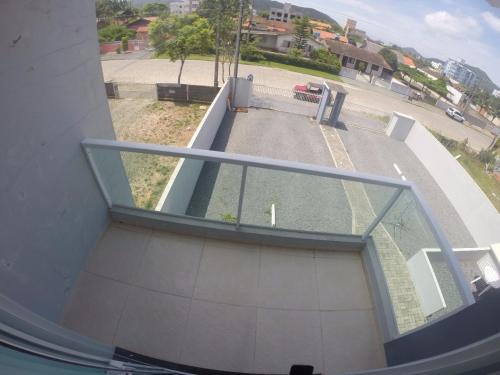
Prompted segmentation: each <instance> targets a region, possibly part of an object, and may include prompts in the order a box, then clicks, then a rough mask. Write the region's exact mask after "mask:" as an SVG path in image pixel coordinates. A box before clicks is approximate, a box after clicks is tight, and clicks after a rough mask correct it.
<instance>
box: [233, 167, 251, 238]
mask: <svg viewBox="0 0 500 375" xmlns="http://www.w3.org/2000/svg"><path fill="white" fill-rule="evenodd" d="M247 169H248V167H247V166H246V165H244V166H243V168H242V170H241V185H240V198H239V200H238V213H237V215H236V229H238V228H239V227H240V221H241V210H242V208H243V196H244V195H245V183H246V180H247Z"/></svg>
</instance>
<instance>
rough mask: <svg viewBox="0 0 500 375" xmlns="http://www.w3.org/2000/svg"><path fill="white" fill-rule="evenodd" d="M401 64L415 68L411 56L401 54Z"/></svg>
mask: <svg viewBox="0 0 500 375" xmlns="http://www.w3.org/2000/svg"><path fill="white" fill-rule="evenodd" d="M403 65H407V66H409V67H411V68H415V67H416V65H415V63H414V62H413V60H412V59H411V57H408V56H403Z"/></svg>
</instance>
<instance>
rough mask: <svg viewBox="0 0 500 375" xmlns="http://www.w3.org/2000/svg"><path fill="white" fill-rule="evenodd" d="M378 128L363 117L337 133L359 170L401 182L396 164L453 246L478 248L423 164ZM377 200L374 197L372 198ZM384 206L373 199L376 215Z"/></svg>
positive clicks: (354, 118) (351, 119)
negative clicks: (417, 191) (412, 183)
mask: <svg viewBox="0 0 500 375" xmlns="http://www.w3.org/2000/svg"><path fill="white" fill-rule="evenodd" d="M375 125H376V124H375V123H374V121H373V120H367V121H366V123H365V122H364V121H363V118H362V116H350V117H346V120H345V127H344V129H338V133H339V135H340V137H341V139H342V141H343V143H344V145H345V147H346V149H347V152H348V153H349V157H350V158H351V160H352V162H353V163H354V166H355V168H356V170H358V171H360V172H367V173H373V174H377V175H383V176H389V177H395V178H400V174H399V173H398V171H397V170H396V167H395V166H394V164H396V166H397V168H399V170H400V171H401V172H402V174H403V175H404V176H405V178H406V179H407V180H409V181H414V182H415V183H416V184H417V185H418V187H419V188H420V190H421V191H422V194H423V195H424V198H425V199H426V201H427V202H428V203H429V204H430V206H431V208H432V211H433V213H434V214H435V215H436V217H437V219H438V221H439V224H440V225H441V227H442V228H443V230H444V231H445V234H446V236H447V237H448V239H449V240H450V242H451V244H452V246H454V247H475V246H476V243H475V242H474V240H473V239H472V236H471V235H470V233H469V231H468V230H467V228H466V227H465V224H464V223H463V221H462V220H461V219H460V216H459V215H458V213H457V212H456V210H455V208H454V207H453V206H452V204H451V203H450V201H449V200H448V198H447V197H446V195H445V193H444V192H443V191H442V190H441V188H440V187H439V186H438V184H437V183H436V182H435V181H434V179H433V178H432V176H431V175H430V174H429V172H428V171H427V169H426V168H425V167H424V165H423V164H422V163H421V162H420V160H418V159H417V157H416V156H415V155H414V154H413V152H412V151H411V150H410V149H409V148H408V146H406V144H405V143H404V142H399V141H397V140H395V139H393V138H390V137H388V136H386V135H385V134H384V133H380V132H376V131H373V129H376V126H375ZM380 129H383V124H380V125H379V129H378V130H380ZM368 193H369V192H368ZM374 196H375V194H373V195H371V198H373V197H374ZM384 203H385V201H384V200H383V199H382V200H380V201H379V200H377V199H372V204H373V205H374V206H376V207H374V208H375V209H376V210H377V211H378V210H380V209H381V208H382V206H383V204H384ZM409 247H411V246H409Z"/></svg>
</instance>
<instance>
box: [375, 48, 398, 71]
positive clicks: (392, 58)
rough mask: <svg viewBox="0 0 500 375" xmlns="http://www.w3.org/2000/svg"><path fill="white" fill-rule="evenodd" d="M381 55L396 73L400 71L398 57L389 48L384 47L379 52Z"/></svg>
mask: <svg viewBox="0 0 500 375" xmlns="http://www.w3.org/2000/svg"><path fill="white" fill-rule="evenodd" d="M378 53H379V55H382V57H383V58H384V60H385V61H386V62H387V64H389V66H390V67H391V68H392V70H394V71H396V70H397V69H398V57H397V56H396V54H395V53H394V52H393V51H391V50H390V49H389V48H387V47H384V48H382V49H381V50H380V51H378Z"/></svg>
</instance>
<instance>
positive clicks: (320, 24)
mask: <svg viewBox="0 0 500 375" xmlns="http://www.w3.org/2000/svg"><path fill="white" fill-rule="evenodd" d="M309 22H310V23H311V25H313V26H314V27H316V28H318V29H326V30H330V28H331V26H330V24H329V23H325V22H320V21H315V20H311V21H309Z"/></svg>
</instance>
